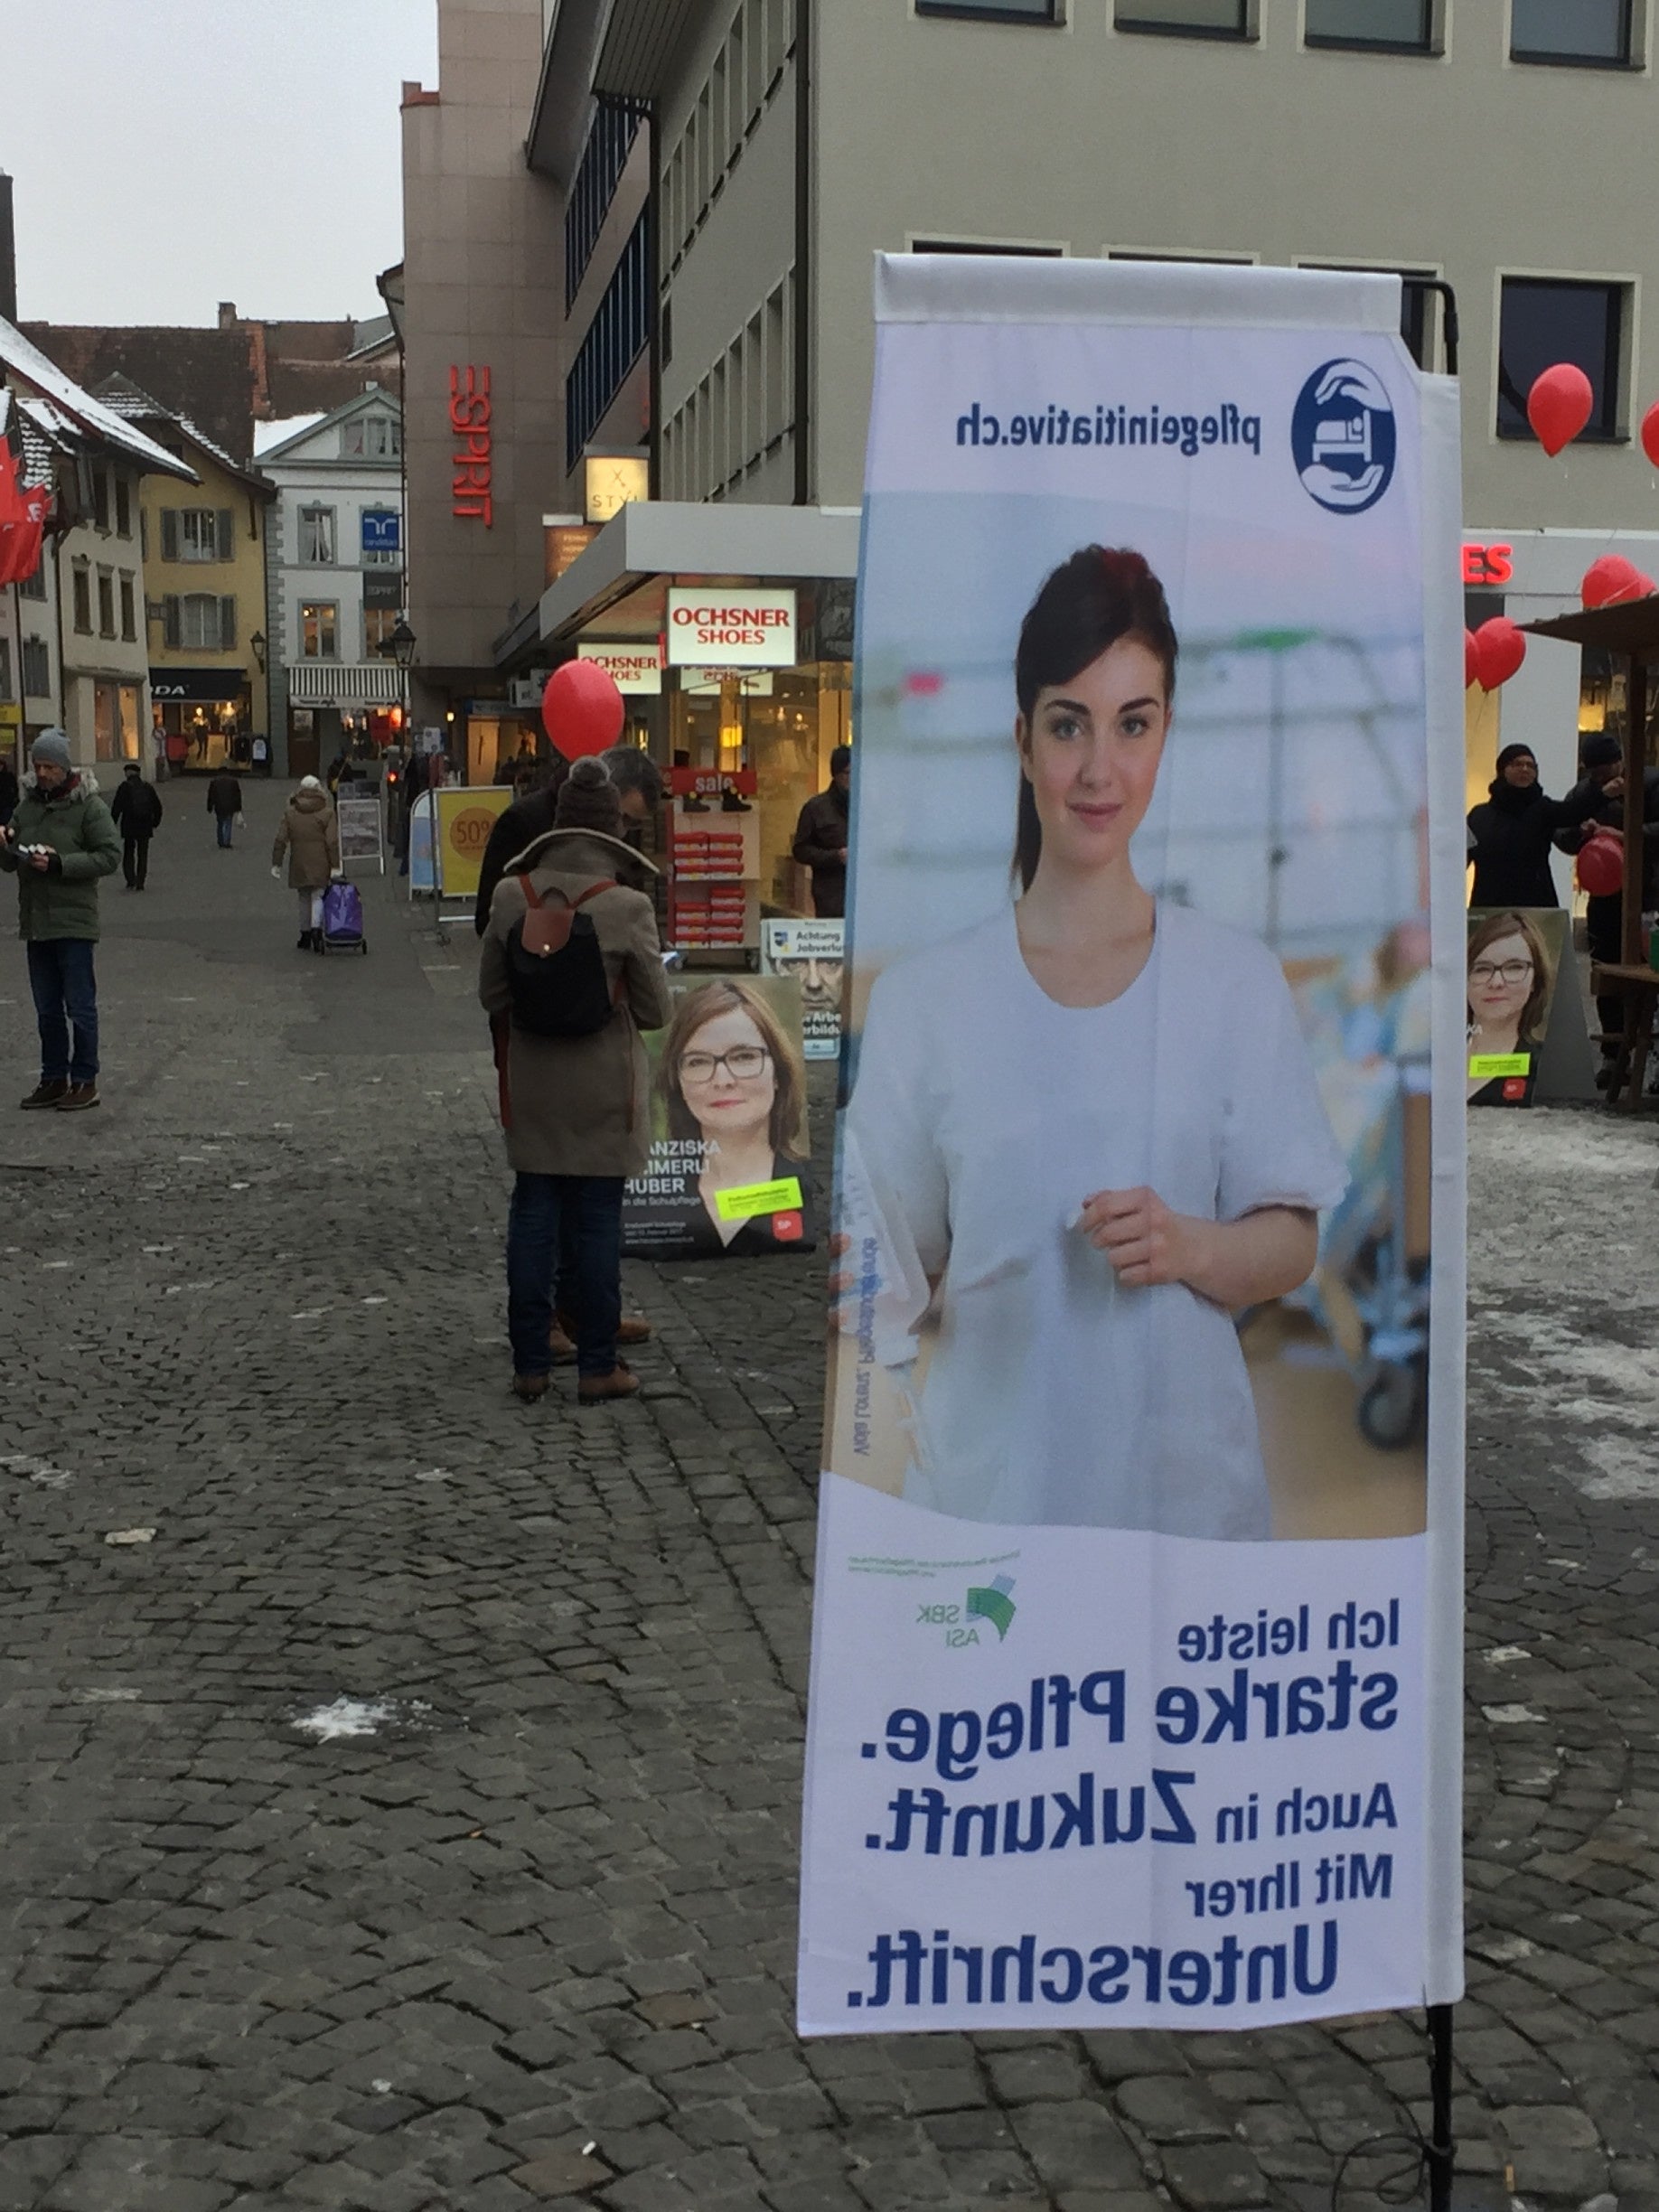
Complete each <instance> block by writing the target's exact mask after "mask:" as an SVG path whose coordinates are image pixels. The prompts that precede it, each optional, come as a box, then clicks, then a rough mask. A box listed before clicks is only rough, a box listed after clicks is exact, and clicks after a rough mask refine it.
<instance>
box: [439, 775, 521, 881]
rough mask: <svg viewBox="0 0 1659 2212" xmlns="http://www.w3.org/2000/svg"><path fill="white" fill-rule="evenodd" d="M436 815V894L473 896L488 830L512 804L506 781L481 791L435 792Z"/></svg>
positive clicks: (487, 840)
mask: <svg viewBox="0 0 1659 2212" xmlns="http://www.w3.org/2000/svg"><path fill="white" fill-rule="evenodd" d="M435 795H436V800H437V818H438V839H437V846H438V895H439V897H440V898H473V897H475V896H476V895H477V892H478V877H479V871H480V867H481V866H482V863H483V854H484V847H485V846H486V845H487V844H488V843H489V842H490V832H491V830H492V829H494V827H495V825H496V822H497V821H498V820H499V819H500V818H501V815H503V814H504V813H505V812H506V811H507V809H508V808H509V807H510V806H511V804H512V792H511V787H510V786H509V785H507V784H505V783H491V784H487V785H486V786H485V787H484V788H483V790H482V791H440V792H436V794H435Z"/></svg>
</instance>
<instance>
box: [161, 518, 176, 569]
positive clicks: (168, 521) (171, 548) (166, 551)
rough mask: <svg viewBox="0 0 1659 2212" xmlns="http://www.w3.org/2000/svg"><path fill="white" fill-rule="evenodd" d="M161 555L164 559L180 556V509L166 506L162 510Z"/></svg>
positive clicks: (173, 558)
mask: <svg viewBox="0 0 1659 2212" xmlns="http://www.w3.org/2000/svg"><path fill="white" fill-rule="evenodd" d="M161 557H162V558H163V560H177V558H179V511H178V509H177V508H176V507H164V508H163V509H162V511H161Z"/></svg>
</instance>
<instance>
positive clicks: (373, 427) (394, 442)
mask: <svg viewBox="0 0 1659 2212" xmlns="http://www.w3.org/2000/svg"><path fill="white" fill-rule="evenodd" d="M340 450H341V452H342V454H344V455H346V457H347V459H348V460H353V461H395V460H396V459H397V458H398V455H399V453H401V452H402V450H403V445H402V440H401V438H400V437H399V436H398V424H397V420H396V418H395V417H392V416H390V415H360V416H359V417H357V419H356V421H355V422H349V423H347V424H346V426H345V427H344V429H343V431H342V434H341V439H340Z"/></svg>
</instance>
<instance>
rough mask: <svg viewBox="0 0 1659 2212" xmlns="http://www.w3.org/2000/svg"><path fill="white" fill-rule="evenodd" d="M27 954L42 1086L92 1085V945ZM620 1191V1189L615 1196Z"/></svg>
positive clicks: (78, 941)
mask: <svg viewBox="0 0 1659 2212" xmlns="http://www.w3.org/2000/svg"><path fill="white" fill-rule="evenodd" d="M26 950H27V951H28V955H29V989H31V990H32V991H33V994H34V1018H35V1020H36V1022H37V1023H38V1024H39V1025H40V1032H41V1081H42V1083H63V1082H64V1081H66V1080H67V1081H68V1082H70V1083H92V1082H94V1081H96V1079H97V1076H98V981H97V979H96V978H95V977H94V975H93V973H92V947H91V944H90V942H89V940H88V939H86V938H84V937H48V938H45V939H43V940H42V941H41V942H38V943H33V944H31V945H29V946H28V947H27V948H26ZM71 1027H72V1028H73V1029H74V1032H75V1050H74V1054H73V1057H71V1056H70V1028H71ZM621 1187H622V1186H621V1185H620V1184H619V1185H618V1186H617V1188H618V1190H620V1189H621ZM619 1218H620V1217H619Z"/></svg>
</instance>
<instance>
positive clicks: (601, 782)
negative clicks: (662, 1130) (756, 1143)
mask: <svg viewBox="0 0 1659 2212" xmlns="http://www.w3.org/2000/svg"><path fill="white" fill-rule="evenodd" d="M623 867H629V868H631V869H633V870H638V869H639V868H641V867H645V868H650V863H649V862H648V861H644V860H642V858H641V856H640V855H639V854H638V853H636V852H634V851H633V848H632V847H631V846H628V845H625V844H624V843H623V839H622V801H621V794H620V793H619V792H618V791H617V789H616V786H615V785H614V783H612V781H611V778H610V775H609V773H608V772H607V770H606V768H605V764H604V762H603V761H599V760H595V759H588V760H579V761H577V762H576V765H575V766H574V767H573V768H572V769H571V771H570V774H569V776H568V778H567V781H566V783H565V785H564V787H563V789H562V790H561V791H560V792H559V794H558V809H557V811H556V814H555V818H554V827H553V828H552V829H549V830H548V831H547V832H546V833H545V835H543V836H541V837H539V838H537V839H534V841H533V842H532V843H531V844H530V846H528V847H527V848H526V849H525V850H524V851H523V852H521V853H520V854H519V855H518V857H517V858H515V859H514V860H512V861H511V862H510V863H509V865H508V867H507V869H506V872H505V874H504V875H503V876H502V877H501V883H500V885H499V886H498V887H497V890H496V893H495V896H494V898H493V899H492V902H491V906H490V921H489V926H488V927H487V929H486V930H485V932H484V936H483V947H482V951H481V956H480V961H479V970H478V996H479V998H480V1000H481V1002H482V1003H483V1008H484V1011H485V1012H486V1013H487V1014H488V1015H489V1017H490V1022H491V1027H492V1030H493V1031H494V1033H495V1037H496V1047H497V1060H498V1064H500V1065H501V1071H502V1077H501V1122H502V1127H503V1128H504V1129H505V1130H506V1132H507V1158H508V1160H509V1162H510V1163H511V1167H512V1168H513V1170H514V1176H515V1180H514V1184H513V1193H512V1200H511V1206H510V1208H509V1212H508V1219H507V1329H508V1335H509V1336H510V1337H511V1343H512V1364H513V1378H512V1387H513V1389H514V1391H515V1392H517V1394H518V1396H519V1397H520V1398H521V1399H522V1400H523V1401H525V1403H526V1404H532V1403H534V1402H535V1401H536V1400H537V1399H539V1398H543V1397H545V1396H546V1395H547V1390H548V1373H549V1371H550V1369H551V1366H552V1350H551V1345H550V1342H549V1332H550V1330H551V1328H552V1325H553V1278H554V1270H555V1265H556V1257H557V1254H558V1247H559V1227H560V1223H561V1219H562V1218H563V1217H564V1215H565V1214H566V1212H567V1210H569V1211H571V1212H572V1213H573V1214H574V1217H575V1221H576V1273H577V1285H578V1289H577V1302H576V1312H577V1319H578V1328H577V1335H576V1399H577V1402H578V1403H579V1404H582V1405H597V1404H602V1403H603V1402H604V1401H605V1400H607V1399H612V1398H626V1397H631V1396H632V1395H633V1392H635V1391H637V1390H638V1388H639V1379H638V1377H637V1376H635V1375H634V1374H633V1373H632V1371H631V1370H630V1369H629V1368H628V1367H627V1366H626V1365H625V1364H624V1363H623V1361H622V1359H620V1358H619V1357H618V1355H617V1349H616V1331H617V1326H618V1324H619V1322H620V1320H621V1318H622V1207H623V1184H624V1183H625V1182H626V1181H627V1179H628V1177H629V1176H635V1175H638V1174H640V1173H641V1172H642V1169H643V1168H644V1166H645V1161H646V1157H647V1154H648V1153H649V1151H650V1148H651V1069H650V1064H649V1063H648V1062H647V1059H646V1056H645V1047H644V1045H643V1043H642V1041H641V1037H640V1031H641V1030H642V1029H660V1028H661V1026H662V1025H663V1024H664V1023H665V1022H666V1021H667V1020H668V1018H669V1015H670V1011H671V1002H670V996H669V989H668V982H667V979H666V978H665V977H664V974H663V971H662V951H661V944H660V943H659V942H658V938H657V922H656V914H655V912H654V910H653V908H652V904H651V899H650V897H649V896H648V895H646V894H645V893H644V892H642V891H633V890H629V889H626V888H625V887H624V886H623V884H621V883H620V882H618V880H617V876H618V873H619V870H621V869H622V868H623ZM651 873H653V874H654V873H655V871H654V870H651Z"/></svg>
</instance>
